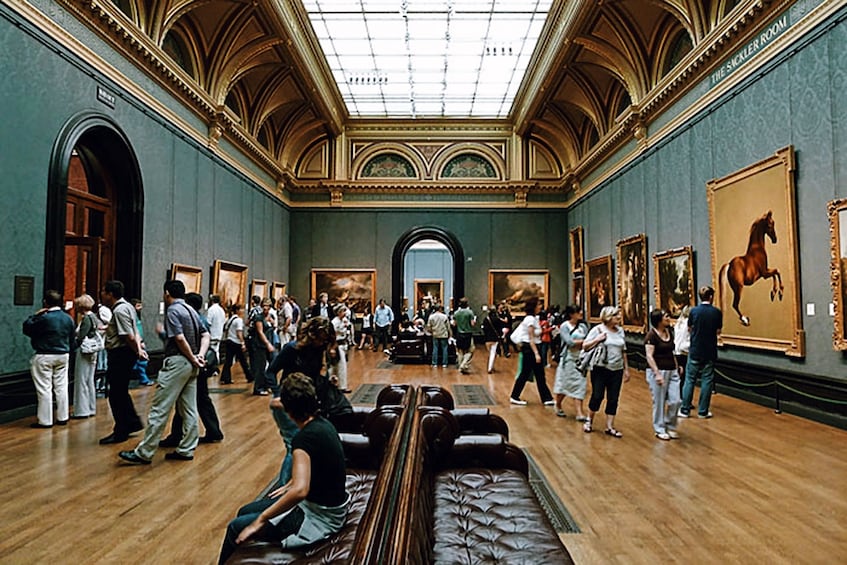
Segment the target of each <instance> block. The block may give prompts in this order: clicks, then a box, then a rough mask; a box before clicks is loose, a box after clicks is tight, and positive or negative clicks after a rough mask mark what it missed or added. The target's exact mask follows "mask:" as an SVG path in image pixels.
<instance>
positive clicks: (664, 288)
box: [653, 245, 696, 318]
mask: <svg viewBox="0 0 847 565" xmlns="http://www.w3.org/2000/svg"><path fill="white" fill-rule="evenodd" d="M693 259H694V252H693V251H692V249H691V246H690V245H686V246H685V247H678V248H676V249H669V250H667V251H662V252H661V253H654V254H653V275H654V276H653V283H654V284H653V291H654V294H655V296H656V308H661V309H662V310H664V311H665V312H667V313H668V314H670V315H671V316H672V317H674V318H679V315H680V314H681V313H682V309H683V308H685V307H686V306H694V305H695V304H696V302H695V300H694V271H693V269H694V260H693Z"/></svg>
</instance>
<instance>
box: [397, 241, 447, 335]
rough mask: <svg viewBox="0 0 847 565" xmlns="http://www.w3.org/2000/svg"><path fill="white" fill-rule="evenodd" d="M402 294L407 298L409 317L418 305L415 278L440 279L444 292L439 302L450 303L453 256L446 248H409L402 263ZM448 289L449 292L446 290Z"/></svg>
mask: <svg viewBox="0 0 847 565" xmlns="http://www.w3.org/2000/svg"><path fill="white" fill-rule="evenodd" d="M403 279H404V281H403V289H404V290H403V296H405V297H406V298H408V299H409V309H408V311H407V312H406V313H407V314H408V315H409V318H410V319H412V318H414V314H415V312H416V311H417V309H418V308H419V307H420V304H416V303H415V298H416V296H415V279H430V280H441V281H442V282H443V284H442V286H443V288H444V294H443V295H442V296H441V302H442V303H444V304H450V299H451V298H453V296H452V290H450V289H452V288H453V257H452V256H451V255H450V252H449V251H448V250H447V249H410V250H409V251H408V252H407V253H406V260H405V264H404V265H403ZM448 291H449V292H448Z"/></svg>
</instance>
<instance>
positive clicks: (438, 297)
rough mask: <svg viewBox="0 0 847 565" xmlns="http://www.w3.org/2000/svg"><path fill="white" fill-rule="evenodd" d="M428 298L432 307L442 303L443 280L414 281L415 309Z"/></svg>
mask: <svg viewBox="0 0 847 565" xmlns="http://www.w3.org/2000/svg"><path fill="white" fill-rule="evenodd" d="M424 298H429V299H430V301H431V303H432V306H435V305H436V304H443V303H444V279H415V308H416V309H417V308H420V307H421V301H422V300H423V299H424Z"/></svg>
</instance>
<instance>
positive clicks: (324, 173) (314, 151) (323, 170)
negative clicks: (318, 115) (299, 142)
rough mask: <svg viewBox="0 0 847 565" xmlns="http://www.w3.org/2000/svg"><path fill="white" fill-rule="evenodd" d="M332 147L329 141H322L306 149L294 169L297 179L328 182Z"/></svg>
mask: <svg viewBox="0 0 847 565" xmlns="http://www.w3.org/2000/svg"><path fill="white" fill-rule="evenodd" d="M331 150H332V146H331V144H330V142H329V139H322V140H319V141H317V142H315V143H314V144H312V146H311V147H308V148H307V149H306V150H305V151H304V152H303V155H302V156H301V158H300V161H298V162H297V166H296V168H295V169H294V171H295V174H296V175H297V178H299V179H304V180H313V179H314V180H317V179H320V180H328V179H329V177H330V158H331V156H332V151H331Z"/></svg>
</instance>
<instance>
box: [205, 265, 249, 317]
mask: <svg viewBox="0 0 847 565" xmlns="http://www.w3.org/2000/svg"><path fill="white" fill-rule="evenodd" d="M212 292H213V293H214V294H217V295H218V296H220V297H221V304H222V305H223V306H224V307H225V308H227V309H228V308H229V307H230V306H232V305H233V304H241V305H242V306H246V302H245V301H246V300H247V265H240V264H238V263H230V262H229V261H222V260H220V259H216V260H215V263H214V265H213V266H212Z"/></svg>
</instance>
